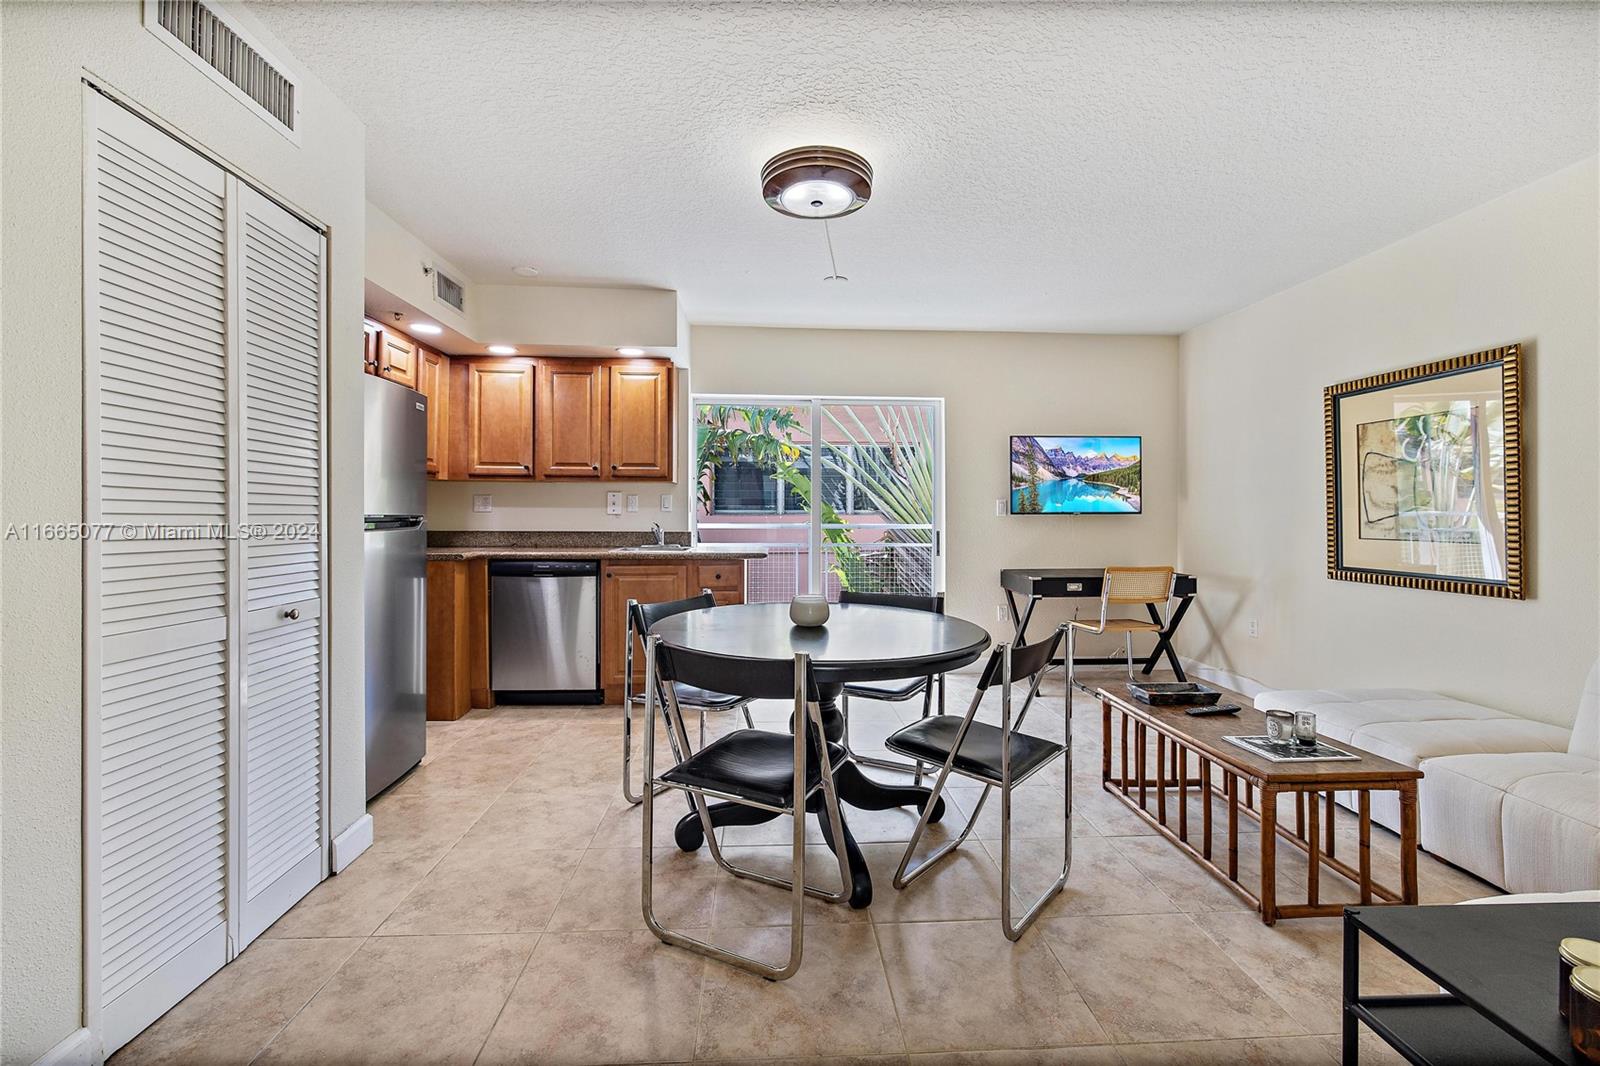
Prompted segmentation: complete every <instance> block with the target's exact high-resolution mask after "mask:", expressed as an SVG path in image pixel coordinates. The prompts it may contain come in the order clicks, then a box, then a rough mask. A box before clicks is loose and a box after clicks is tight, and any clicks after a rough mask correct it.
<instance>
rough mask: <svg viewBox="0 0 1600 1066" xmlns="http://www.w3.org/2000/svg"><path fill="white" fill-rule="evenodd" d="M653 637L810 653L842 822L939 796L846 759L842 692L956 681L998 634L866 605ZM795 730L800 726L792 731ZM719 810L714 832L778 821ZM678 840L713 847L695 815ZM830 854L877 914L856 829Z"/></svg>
mask: <svg viewBox="0 0 1600 1066" xmlns="http://www.w3.org/2000/svg"><path fill="white" fill-rule="evenodd" d="M650 632H651V634H652V635H653V636H659V637H660V638H661V641H662V643H663V644H667V645H670V646H672V647H677V648H684V649H686V650H689V651H697V652H703V653H706V654H710V655H719V656H725V657H728V658H732V659H749V660H757V661H771V662H777V661H791V662H792V661H793V659H794V657H795V656H796V655H797V654H800V653H801V652H804V653H805V654H806V655H809V656H810V657H811V666H812V670H813V671H814V673H815V677H816V681H817V688H818V702H819V704H820V708H821V712H822V713H821V717H822V728H823V733H824V734H825V735H826V737H827V739H828V740H829V741H830V744H829V752H830V757H831V758H833V760H834V764H833V780H834V784H835V786H836V788H837V791H838V795H839V801H840V804H841V811H840V813H841V815H842V814H843V805H845V804H848V805H849V806H852V807H858V808H860V809H862V810H871V811H881V810H888V809H889V808H891V807H906V806H915V807H917V808H918V810H919V811H920V810H921V809H922V807H923V805H925V804H926V803H927V802H928V800H929V798H930V797H931V796H932V791H931V790H930V789H926V788H915V787H911V786H901V785H886V784H883V783H881V782H879V781H874V780H873V779H872V778H870V777H868V776H867V775H866V774H864V773H862V772H861V768H860V767H858V766H856V764H855V763H854V762H852V761H850V760H849V759H848V758H846V757H844V755H843V750H842V748H840V747H839V746H838V742H839V741H840V740H841V738H842V737H843V735H844V719H843V718H842V717H841V716H840V714H839V693H840V691H841V690H842V689H843V688H844V686H845V685H846V684H849V683H856V682H870V681H893V680H899V679H903V678H913V677H928V676H931V675H933V674H942V673H946V672H948V671H950V670H956V669H959V668H961V667H963V666H966V665H967V664H969V663H972V662H975V661H976V660H977V658H978V656H980V655H982V654H983V653H984V651H985V650H986V649H987V648H988V647H989V634H988V632H987V631H986V630H985V629H984V628H983V627H982V626H978V625H974V624H973V623H971V622H968V621H965V620H963V619H960V618H955V617H952V616H950V615H941V614H934V613H932V612H929V611H913V610H906V609H904V608H899V607H880V606H877V605H872V604H861V603H850V604H832V605H830V614H829V617H828V622H827V624H826V625H825V626H817V627H807V626H797V625H794V624H793V623H791V622H790V621H789V605H788V604H787V603H743V604H733V605H729V606H726V607H708V608H705V609H703V610H699V611H688V612H685V613H684V614H678V615H673V616H672V617H671V618H664V619H662V620H661V621H659V622H657V623H656V624H655V625H654V626H653V627H651V630H650ZM794 724H795V723H794V722H793V721H792V720H791V722H790V729H791V730H792V729H793V728H794ZM820 801H821V795H820V793H819V794H818V795H816V796H814V797H813V798H812V803H811V806H812V807H816V808H818V809H820ZM709 808H710V812H711V824H712V825H714V826H724V825H759V824H761V823H762V822H769V821H771V820H773V819H774V818H777V817H778V815H777V814H775V813H773V812H771V811H764V810H761V809H759V808H755V807H746V806H743V805H740V804H737V803H712V804H710V805H709ZM943 808H944V800H943V799H940V800H939V801H938V804H937V805H936V807H935V810H934V812H933V814H932V816H931V819H930V820H932V821H938V820H939V818H940V817H942V816H943V813H944V811H943ZM821 823H822V827H823V835H824V837H825V838H826V837H829V836H831V831H830V829H829V826H828V819H827V818H826V817H823V818H822V819H821ZM674 837H675V839H676V840H677V843H678V846H679V847H680V848H682V849H683V850H684V851H695V850H697V849H698V848H699V847H700V846H701V845H702V844H704V843H705V835H704V829H703V827H702V826H701V823H700V817H699V815H698V814H696V813H694V812H693V811H692V810H691V813H689V814H687V815H685V816H684V817H683V818H682V819H680V820H679V822H678V825H677V828H676V830H675V832H674ZM828 846H829V847H831V848H834V849H835V850H837V849H838V848H839V847H841V846H842V847H843V848H844V849H845V853H846V857H847V859H848V862H849V867H850V874H851V882H852V884H851V893H850V906H852V907H857V908H860V907H865V906H867V905H868V904H869V903H871V902H872V878H871V876H870V875H869V874H868V872H867V864H866V860H865V859H864V858H863V857H862V855H861V849H860V848H859V847H857V845H856V842H855V838H854V837H852V836H851V834H850V827H849V824H848V822H846V824H845V828H844V839H843V840H842V841H834V840H828Z"/></svg>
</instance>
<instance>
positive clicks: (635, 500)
mask: <svg viewBox="0 0 1600 1066" xmlns="http://www.w3.org/2000/svg"><path fill="white" fill-rule="evenodd" d="M638 509H639V497H638V495H637V494H635V493H632V492H630V493H628V513H629V514H633V513H634V512H635V511H637V510H638Z"/></svg>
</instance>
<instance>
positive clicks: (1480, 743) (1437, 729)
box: [1350, 718, 1567, 766]
mask: <svg viewBox="0 0 1600 1066" xmlns="http://www.w3.org/2000/svg"><path fill="white" fill-rule="evenodd" d="M1350 743H1351V744H1354V745H1355V746H1356V747H1358V748H1361V749H1363V750H1365V751H1370V752H1372V754H1374V755H1381V756H1383V757H1384V758H1385V759H1393V760H1394V761H1395V762H1402V763H1405V764H1406V765H1407V766H1417V765H1419V764H1420V763H1421V762H1422V761H1423V760H1424V759H1436V758H1439V757H1441V756H1444V755H1477V754H1511V753H1520V752H1557V753H1560V754H1562V755H1566V753H1567V731H1566V730H1565V729H1562V728H1561V727H1560V726H1553V725H1546V724H1545V723H1543V722H1530V721H1528V720H1527V719H1526V718H1491V719H1487V720H1482V719H1480V720H1477V721H1471V720H1452V721H1438V720H1435V721H1427V722H1380V723H1376V724H1374V725H1367V726H1363V727H1361V728H1360V729H1357V730H1355V731H1354V732H1353V733H1352V734H1351V735H1350Z"/></svg>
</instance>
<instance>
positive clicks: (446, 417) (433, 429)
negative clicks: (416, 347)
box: [417, 348, 450, 478]
mask: <svg viewBox="0 0 1600 1066" xmlns="http://www.w3.org/2000/svg"><path fill="white" fill-rule="evenodd" d="M421 351H422V360H421V371H420V373H419V374H418V380H417V391H418V392H420V393H422V395H424V396H426V397H427V398H428V476H429V477H432V478H438V477H445V476H446V471H447V470H448V469H449V467H448V465H447V464H446V454H447V452H448V450H449V444H450V357H449V356H447V355H440V354H439V353H438V352H436V351H434V350H433V349H432V348H423V349H422V350H421Z"/></svg>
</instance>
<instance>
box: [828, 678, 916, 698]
mask: <svg viewBox="0 0 1600 1066" xmlns="http://www.w3.org/2000/svg"><path fill="white" fill-rule="evenodd" d="M928 680H929V679H928V678H926V677H913V678H911V679H910V680H907V681H881V682H878V683H876V684H863V685H846V686H845V687H844V692H845V695H847V696H859V697H860V698H861V699H864V700H886V701H888V702H890V703H894V702H896V701H898V700H909V699H910V698H911V697H912V696H918V695H921V694H922V690H923V689H925V688H927V687H928Z"/></svg>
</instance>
